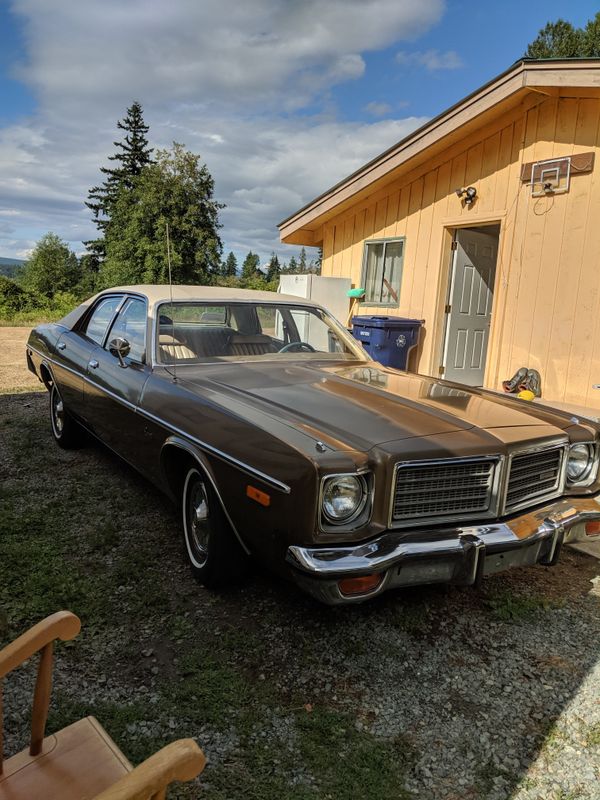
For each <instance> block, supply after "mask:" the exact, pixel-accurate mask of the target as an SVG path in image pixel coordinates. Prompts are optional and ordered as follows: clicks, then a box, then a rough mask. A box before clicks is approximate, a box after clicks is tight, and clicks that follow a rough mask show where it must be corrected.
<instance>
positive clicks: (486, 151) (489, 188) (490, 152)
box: [477, 131, 500, 214]
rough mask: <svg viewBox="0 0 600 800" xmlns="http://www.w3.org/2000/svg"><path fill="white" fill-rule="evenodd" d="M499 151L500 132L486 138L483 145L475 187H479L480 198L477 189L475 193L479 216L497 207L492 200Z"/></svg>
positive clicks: (494, 192) (494, 193)
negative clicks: (479, 171) (479, 170)
mask: <svg viewBox="0 0 600 800" xmlns="http://www.w3.org/2000/svg"><path fill="white" fill-rule="evenodd" d="M499 151H500V131H498V132H497V133H495V134H494V135H493V136H488V137H487V139H486V140H485V141H484V143H483V153H482V158H481V174H480V175H479V178H478V180H477V185H478V186H481V196H479V189H478V192H477V212H478V213H479V214H481V213H484V212H490V211H492V210H495V209H497V208H498V206H495V205H494V200H495V195H496V180H497V171H498V154H499Z"/></svg>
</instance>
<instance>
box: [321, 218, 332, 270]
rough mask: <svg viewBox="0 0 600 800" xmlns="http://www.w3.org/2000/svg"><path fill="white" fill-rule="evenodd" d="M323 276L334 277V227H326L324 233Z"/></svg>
mask: <svg viewBox="0 0 600 800" xmlns="http://www.w3.org/2000/svg"><path fill="white" fill-rule="evenodd" d="M321 275H327V276H331V275H333V226H332V225H325V229H324V231H323V263H322V264H321Z"/></svg>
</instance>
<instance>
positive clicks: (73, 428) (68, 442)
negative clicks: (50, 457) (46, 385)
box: [50, 383, 84, 449]
mask: <svg viewBox="0 0 600 800" xmlns="http://www.w3.org/2000/svg"><path fill="white" fill-rule="evenodd" d="M50 426H51V428H52V435H53V436H54V441H55V442H56V443H57V445H58V446H59V447H64V448H65V449H69V448H75V447H80V446H81V445H82V444H83V441H84V433H83V430H82V429H81V428H80V426H79V424H78V423H77V422H76V421H75V420H74V419H73V417H72V416H71V415H70V414H69V411H68V410H67V408H65V403H64V400H63V398H62V395H61V393H60V392H59V390H58V388H57V387H56V384H54V383H53V384H52V386H51V388H50Z"/></svg>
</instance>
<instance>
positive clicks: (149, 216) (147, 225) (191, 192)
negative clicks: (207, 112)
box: [99, 142, 223, 286]
mask: <svg viewBox="0 0 600 800" xmlns="http://www.w3.org/2000/svg"><path fill="white" fill-rule="evenodd" d="M213 195H214V181H213V179H212V177H211V175H210V173H209V171H208V169H207V167H206V165H205V164H202V163H201V161H200V156H198V155H195V154H194V153H191V152H189V151H188V150H186V149H185V146H184V145H182V144H178V143H177V142H175V143H174V144H173V148H172V150H159V151H157V153H156V161H155V162H154V163H152V164H148V165H146V167H144V169H143V170H142V172H141V173H140V175H139V176H138V177H137V178H136V179H135V180H134V182H133V186H132V188H131V189H128V188H127V187H125V186H124V187H122V188H121V190H120V192H119V193H118V195H117V197H116V198H115V200H114V202H113V203H112V206H111V214H112V222H111V225H109V226H108V227H107V228H106V258H105V260H104V262H103V263H102V265H101V268H100V276H99V283H100V286H115V285H117V284H123V283H167V282H168V278H169V274H168V262H167V225H168V226H169V236H170V243H171V265H172V279H173V283H190V284H194V283H195V284H207V283H211V282H212V281H213V278H214V277H216V276H217V275H218V274H219V271H220V266H221V251H222V244H221V239H220V237H219V233H218V230H219V228H220V227H221V226H220V223H219V210H220V209H221V208H223V205H222V204H221V203H218V202H216V201H215V200H214V198H213Z"/></svg>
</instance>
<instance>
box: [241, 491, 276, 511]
mask: <svg viewBox="0 0 600 800" xmlns="http://www.w3.org/2000/svg"><path fill="white" fill-rule="evenodd" d="M246 496H247V497H249V498H250V500H255V501H256V502H257V503H260V505H261V506H264V507H265V508H268V507H269V506H270V505H271V497H270V495H268V494H267V493H266V492H261V490H260V489H257V488H256V486H246Z"/></svg>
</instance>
